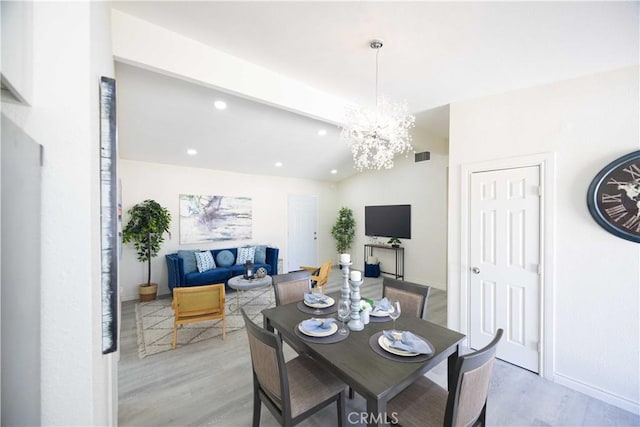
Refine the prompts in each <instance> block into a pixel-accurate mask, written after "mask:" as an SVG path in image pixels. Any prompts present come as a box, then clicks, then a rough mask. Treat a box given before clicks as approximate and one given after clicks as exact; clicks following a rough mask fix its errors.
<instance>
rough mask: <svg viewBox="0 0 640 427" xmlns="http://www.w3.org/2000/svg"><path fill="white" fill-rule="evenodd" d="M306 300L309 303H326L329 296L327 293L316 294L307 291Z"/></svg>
mask: <svg viewBox="0 0 640 427" xmlns="http://www.w3.org/2000/svg"><path fill="white" fill-rule="evenodd" d="M304 300H305V301H306V302H308V303H309V304H318V303H322V304H324V303H326V302H327V301H328V297H327V296H326V295H322V296H320V295H318V296H316V295H314V294H309V293H305V294H304Z"/></svg>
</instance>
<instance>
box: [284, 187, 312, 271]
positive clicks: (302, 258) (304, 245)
mask: <svg viewBox="0 0 640 427" xmlns="http://www.w3.org/2000/svg"><path fill="white" fill-rule="evenodd" d="M317 210H318V198H317V197H316V196H289V225H288V230H289V247H288V250H287V254H288V260H287V271H295V270H299V269H300V266H301V265H307V266H319V264H318V230H317V223H318V213H317Z"/></svg>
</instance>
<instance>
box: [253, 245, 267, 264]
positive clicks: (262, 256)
mask: <svg viewBox="0 0 640 427" xmlns="http://www.w3.org/2000/svg"><path fill="white" fill-rule="evenodd" d="M253 259H254V262H255V263H256V264H266V263H267V246H266V245H262V246H256V254H255V256H254V258H253Z"/></svg>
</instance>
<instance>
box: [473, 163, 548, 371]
mask: <svg viewBox="0 0 640 427" xmlns="http://www.w3.org/2000/svg"><path fill="white" fill-rule="evenodd" d="M470 215H471V216H470V218H469V227H470V233H469V238H470V242H469V248H470V249H469V250H470V254H469V260H470V269H471V271H470V274H469V277H470V281H469V286H470V290H469V295H470V301H469V308H470V313H469V321H470V325H469V345H470V346H471V347H472V348H474V349H479V348H482V347H484V346H485V345H486V344H488V343H489V342H490V341H491V339H492V338H493V336H494V334H495V331H496V330H497V329H498V328H502V329H504V331H505V334H504V338H503V340H502V341H501V343H500V345H499V347H498V353H497V356H498V357H499V358H501V359H503V360H506V361H508V362H510V363H513V364H516V365H518V366H521V367H523V368H526V369H529V370H531V371H533V372H538V370H539V346H538V343H539V340H540V168H539V167H538V166H529V167H522V168H514V169H502V170H493V171H483V172H476V173H473V174H472V175H471V195H470Z"/></svg>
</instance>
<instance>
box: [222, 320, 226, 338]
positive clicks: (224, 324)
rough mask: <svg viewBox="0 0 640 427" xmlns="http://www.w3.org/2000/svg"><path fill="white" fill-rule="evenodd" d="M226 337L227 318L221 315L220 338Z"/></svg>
mask: <svg viewBox="0 0 640 427" xmlns="http://www.w3.org/2000/svg"><path fill="white" fill-rule="evenodd" d="M226 339H227V318H226V317H222V340H226Z"/></svg>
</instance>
